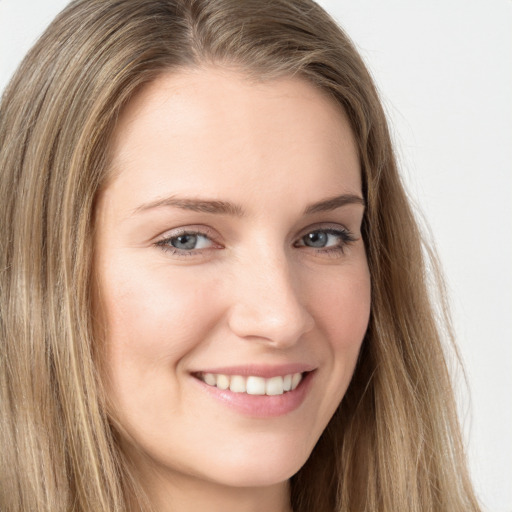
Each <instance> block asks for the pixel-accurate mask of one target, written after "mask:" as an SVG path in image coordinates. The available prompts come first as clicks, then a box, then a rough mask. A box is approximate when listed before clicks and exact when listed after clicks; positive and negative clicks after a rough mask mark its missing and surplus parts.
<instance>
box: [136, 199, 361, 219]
mask: <svg viewBox="0 0 512 512" xmlns="http://www.w3.org/2000/svg"><path fill="white" fill-rule="evenodd" d="M348 204H360V205H362V206H365V201H364V199H363V198H362V197H360V196H358V195H356V194H342V195H339V196H335V197H330V198H328V199H324V200H322V201H319V202H317V203H313V204H310V205H308V206H307V207H306V209H305V210H304V215H311V214H314V213H319V212H328V211H332V210H336V209H337V208H341V207H342V206H345V205H348ZM161 207H172V208H180V209H182V210H190V211H194V212H200V213H214V214H220V215H231V216H235V217H243V216H244V215H245V212H244V209H243V207H242V206H240V205H238V204H235V203H231V202H228V201H217V200H210V199H193V198H184V197H175V196H171V197H165V198H162V199H157V200H156V201H152V202H150V203H146V204H143V205H141V206H138V207H137V208H135V210H134V211H133V213H134V214H136V213H139V212H145V211H147V210H152V209H155V208H161Z"/></svg>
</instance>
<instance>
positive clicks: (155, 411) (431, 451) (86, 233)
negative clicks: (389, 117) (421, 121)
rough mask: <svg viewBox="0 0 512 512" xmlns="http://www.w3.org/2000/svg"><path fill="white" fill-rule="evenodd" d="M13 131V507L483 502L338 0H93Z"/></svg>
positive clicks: (446, 506) (408, 225)
mask: <svg viewBox="0 0 512 512" xmlns="http://www.w3.org/2000/svg"><path fill="white" fill-rule="evenodd" d="M0 144H1V148H2V152H1V160H0V161H1V168H2V178H1V182H0V183H1V197H0V205H1V208H2V210H1V212H2V213H1V217H2V236H1V240H2V241H1V244H2V245H1V252H0V254H1V258H2V259H1V261H0V268H1V269H3V271H2V274H1V276H2V277H1V279H2V281H1V294H2V296H1V311H2V316H1V324H0V325H1V332H2V354H3V357H2V365H3V367H2V374H1V375H2V401H1V403H2V407H3V408H4V409H3V411H2V414H1V417H2V436H3V438H2V450H3V453H4V461H5V464H4V466H5V467H4V468H3V469H2V478H3V482H2V497H1V500H2V501H0V503H1V508H2V510H6V511H10V510H52V511H59V510H70V509H74V510H83V511H88V510H109V511H110V510H120V511H121V510H157V511H164V510H176V511H183V510H197V509H200V508H206V509H208V510H237V511H243V510H269V511H273V510H275V511H284V510H286V511H289V510H293V511H294V512H298V511H311V510H319V511H351V512H352V511H356V510H393V511H402V510H403V511H405V510H407V511H425V510H435V511H442V510H446V511H448V510H450V511H456V510H461V511H462V510H479V507H478V504H477V502H476V500H475V498H474V495H473V491H472V489H471V484H470V482H469V478H468V475H467V470H466V467H465V462H464V458H463V450H462V445H461V440H460V434H459V430H458V425H457V418H456V413H455V405H454V400H453V394H452V391H451V388H450V380H449V376H448V373H447V369H446V363H445V360H444V355H443V348H442V345H441V339H440V338H441V333H442V331H441V330H440V327H439V325H438V319H437V318H436V315H435V313H434V308H433V305H432V303H431V300H430V298H429V295H428V293H427V287H426V284H425V266H424V261H423V246H422V242H421V238H420V235H419V232H418V228H417V225H416V222H415V220H414V218H413V215H412V213H411V210H410V207H409V204H408V202H407V199H406V195H405V193H404V190H403V188H402V185H401V182H400V179H399V177H398V174H397V170H396V164H395V161H394V157H393V151H392V147H391V143H390V138H389V134H388V131H387V126H386V122H385V118H384V114H383V111H382V108H381V106H380V103H379V100H378V97H377V94H376V91H375V88H374V86H373V84H372V81H371V79H370V77H369V75H368V72H367V71H366V69H365V67H364V65H363V63H362V61H361V59H360V58H359V56H358V55H357V53H356V51H355V50H354V48H353V46H352V45H351V43H350V41H349V40H348V38H347V37H346V35H344V34H343V32H341V31H340V29H339V28H338V27H337V26H336V25H335V24H334V23H333V21H332V20H331V19H330V18H329V17H328V16H327V15H326V14H325V13H324V12H323V11H322V10H321V9H320V8H319V7H318V6H316V5H315V4H313V3H312V2H309V1H300V2H296V1H294V2H290V1H286V0H281V1H276V2H272V3H271V4H268V5H266V4H264V3H262V2H260V1H256V0H254V1H244V2H238V1H236V2H235V1H226V0H213V1H212V0H210V1H190V0H189V1H185V0H182V1H163V0H162V1H160V0H156V1H155V0H147V1H144V0H142V1H141V0H137V1H135V0H122V1H118V2H111V1H108V2H105V1H99V0H98V1H96V0H82V1H77V2H73V3H72V4H71V5H70V6H69V7H68V8H67V9H66V10H65V11H64V12H63V13H62V14H61V15H60V16H59V17H58V18H57V19H56V20H55V21H54V23H53V24H52V25H51V26H50V28H49V29H48V30H47V32H46V33H45V34H44V35H43V37H42V38H41V40H40V41H39V42H38V43H37V44H36V46H35V47H34V49H33V50H32V51H31V52H30V54H29V55H28V56H27V58H26V59H25V61H24V63H23V64H22V66H21V67H20V69H19V71H18V73H17V74H16V75H15V77H14V78H13V80H12V82H11V83H10V85H9V87H8V89H7V91H6V93H5V96H4V98H3V101H2V107H1V125H0Z"/></svg>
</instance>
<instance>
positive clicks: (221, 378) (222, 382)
mask: <svg viewBox="0 0 512 512" xmlns="http://www.w3.org/2000/svg"><path fill="white" fill-rule="evenodd" d="M217 387H218V388H219V389H228V388H229V377H228V376H227V375H222V374H220V375H217Z"/></svg>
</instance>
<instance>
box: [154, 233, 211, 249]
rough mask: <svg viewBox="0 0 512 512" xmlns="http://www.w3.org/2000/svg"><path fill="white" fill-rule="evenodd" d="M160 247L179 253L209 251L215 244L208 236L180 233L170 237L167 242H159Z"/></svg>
mask: <svg viewBox="0 0 512 512" xmlns="http://www.w3.org/2000/svg"><path fill="white" fill-rule="evenodd" d="M157 245H158V246H159V247H162V248H163V249H165V250H170V251H174V252H176V253H179V252H181V251H183V252H186V251H189V252H190V251H196V250H199V249H208V248H210V247H212V246H213V242H212V241H211V240H210V238H209V237H208V236H207V235H204V234H202V233H195V232H190V233H180V234H179V235H176V236H170V237H168V238H166V239H165V240H160V241H159V242H157Z"/></svg>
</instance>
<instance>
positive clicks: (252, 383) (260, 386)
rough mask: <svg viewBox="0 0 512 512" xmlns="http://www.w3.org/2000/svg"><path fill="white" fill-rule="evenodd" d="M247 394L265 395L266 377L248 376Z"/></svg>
mask: <svg viewBox="0 0 512 512" xmlns="http://www.w3.org/2000/svg"><path fill="white" fill-rule="evenodd" d="M247 394H248V395H264V394H265V379H264V378H263V377H252V376H251V377H247Z"/></svg>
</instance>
